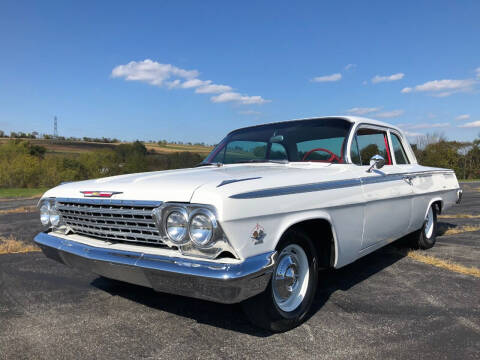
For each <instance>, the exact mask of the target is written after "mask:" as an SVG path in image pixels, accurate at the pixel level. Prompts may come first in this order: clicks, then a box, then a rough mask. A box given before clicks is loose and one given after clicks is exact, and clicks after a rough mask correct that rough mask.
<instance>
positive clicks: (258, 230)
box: [250, 224, 267, 245]
mask: <svg viewBox="0 0 480 360" xmlns="http://www.w3.org/2000/svg"><path fill="white" fill-rule="evenodd" d="M265 236H267V234H266V233H265V229H264V228H263V226H261V225H260V224H257V225H256V226H255V228H254V229H253V230H252V233H251V235H250V238H251V239H252V240H253V244H254V245H258V244H262V243H263V239H264V238H265Z"/></svg>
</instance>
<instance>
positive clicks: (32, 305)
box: [0, 183, 480, 359]
mask: <svg viewBox="0 0 480 360" xmlns="http://www.w3.org/2000/svg"><path fill="white" fill-rule="evenodd" d="M464 187H465V189H466V193H465V198H464V203H463V204H462V205H461V206H458V207H456V208H455V209H452V211H451V212H450V213H451V214H454V213H457V214H465V213H467V214H480V191H478V190H475V189H476V188H480V183H479V184H472V185H465V186H464ZM5 216H7V215H5ZM5 216H3V217H5ZM20 219H22V217H21V214H20V215H19V214H12V215H8V220H5V219H2V216H0V235H1V234H5V233H7V232H8V231H16V227H17V226H22V222H21V220H20ZM24 219H30V220H27V221H25V223H27V224H29V230H25V234H26V233H28V232H29V231H36V230H37V229H38V225H34V223H33V216H32V217H31V218H30V215H28V216H25V217H24ZM30 221H31V222H30ZM442 222H443V223H444V224H450V225H449V227H455V226H462V225H466V224H470V225H478V223H479V222H480V220H479V219H442ZM13 224H18V225H13ZM17 230H18V229H17ZM25 240H27V239H25ZM425 253H426V254H429V255H434V256H436V257H439V258H444V259H448V260H450V261H454V262H456V263H459V264H463V265H467V266H478V262H479V261H478V260H479V259H480V232H478V231H477V232H469V233H463V234H458V235H450V236H441V237H439V238H438V243H437V245H436V247H435V248H434V249H432V250H430V251H428V252H425ZM320 282H321V283H320V291H319V293H318V294H317V297H316V300H315V305H314V309H313V311H312V313H311V316H310V318H309V319H308V321H307V322H306V323H305V324H304V325H302V326H300V327H298V328H297V329H294V330H292V331H290V332H288V333H285V334H270V333H268V332H265V331H262V330H258V329H256V328H254V327H252V326H251V325H250V324H249V323H248V321H247V320H246V318H245V317H244V315H243V314H242V312H241V309H240V307H239V306H238V305H234V306H230V305H219V304H214V303H209V302H206V301H200V300H195V299H189V298H184V297H180V296H173V295H168V294H159V293H155V292H153V291H151V290H149V289H147V288H142V287H139V286H134V285H129V284H124V283H120V282H116V281H110V280H105V279H103V278H98V277H97V276H95V275H86V274H83V273H80V272H77V271H75V270H72V269H69V268H67V267H65V266H63V265H60V264H57V263H55V262H53V261H51V260H49V259H46V258H45V257H44V256H43V255H42V254H41V253H29V254H9V255H0V359H7V358H8V359H10V358H41V359H60V358H62V359H63V358H79V357H82V358H112V359H123V358H165V359H167V358H168V359H171V358H233V357H234V358H273V357H275V358H277V359H284V358H285V359H287V358H288V359H291V358H295V357H296V358H301V359H304V358H328V359H331V358H336V359H352V358H368V359H372V358H374V359H385V358H396V359H411V358H422V359H480V306H479V305H480V300H479V299H480V279H479V278H475V277H473V276H467V275H461V274H458V273H456V272H453V271H450V270H446V269H441V268H437V267H433V266H431V265H428V264H424V263H421V262H418V261H416V260H414V259H412V258H410V257H404V256H402V255H401V253H400V252H399V251H397V249H396V247H395V246H389V247H388V248H386V249H382V250H380V251H377V252H375V253H374V254H371V255H369V256H367V257H365V258H363V259H360V260H359V261H357V262H355V263H354V264H351V265H349V266H347V267H345V268H343V269H340V270H337V271H326V272H324V273H322V276H321V277H320Z"/></svg>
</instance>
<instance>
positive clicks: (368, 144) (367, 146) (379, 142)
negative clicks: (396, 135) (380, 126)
mask: <svg viewBox="0 0 480 360" xmlns="http://www.w3.org/2000/svg"><path fill="white" fill-rule="evenodd" d="M356 138H357V143H358V152H359V153H360V164H361V165H370V159H371V157H372V156H374V155H380V156H382V157H383V158H384V159H385V164H386V165H392V160H391V157H390V150H389V149H388V140H387V133H386V132H385V131H382V130H376V129H367V128H364V129H360V130H358V131H357V135H356ZM353 146H354V144H352V147H353Z"/></svg>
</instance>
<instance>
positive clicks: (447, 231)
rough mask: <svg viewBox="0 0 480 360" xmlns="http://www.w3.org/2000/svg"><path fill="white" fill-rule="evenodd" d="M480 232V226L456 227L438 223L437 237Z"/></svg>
mask: <svg viewBox="0 0 480 360" xmlns="http://www.w3.org/2000/svg"><path fill="white" fill-rule="evenodd" d="M479 230H480V226H477V225H456V224H450V223H444V222H441V223H438V230H437V236H444V235H456V234H462V233H466V232H472V231H479Z"/></svg>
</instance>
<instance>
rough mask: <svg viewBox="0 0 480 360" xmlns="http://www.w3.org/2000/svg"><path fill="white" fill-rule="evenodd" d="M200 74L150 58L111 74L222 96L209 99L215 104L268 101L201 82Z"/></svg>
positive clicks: (133, 62)
mask: <svg viewBox="0 0 480 360" xmlns="http://www.w3.org/2000/svg"><path fill="white" fill-rule="evenodd" d="M199 75H200V73H199V72H198V71H197V70H185V69H181V68H179V67H176V66H174V65H171V64H161V63H158V62H156V61H153V60H150V59H146V60H143V61H131V62H129V63H128V64H126V65H118V66H116V67H115V68H114V69H113V70H112V74H111V76H112V77H113V78H123V79H125V80H127V81H140V82H145V83H147V84H150V85H154V86H159V87H166V88H168V89H195V93H197V94H219V95H217V96H213V97H211V98H210V99H211V101H212V102H214V103H220V102H229V101H233V102H237V103H240V104H263V103H266V102H269V100H265V99H264V98H262V97H261V96H248V95H241V94H239V93H237V92H233V91H232V90H233V88H232V87H231V86H228V85H219V84H214V83H213V82H212V81H211V80H201V79H199V78H198V76H199Z"/></svg>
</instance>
